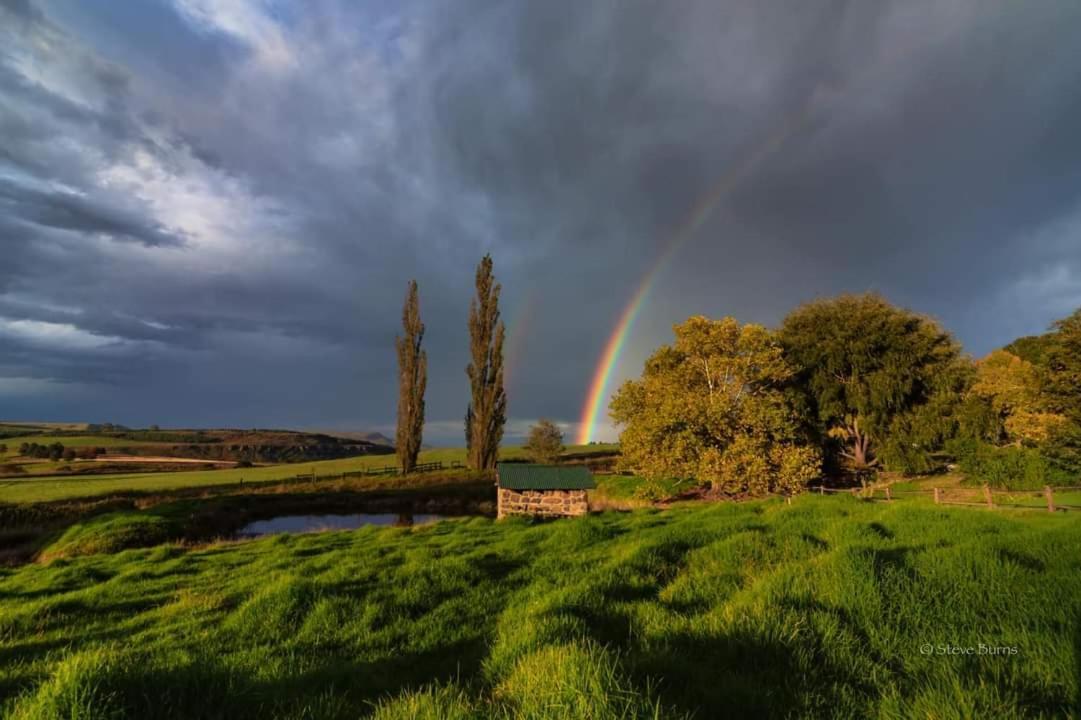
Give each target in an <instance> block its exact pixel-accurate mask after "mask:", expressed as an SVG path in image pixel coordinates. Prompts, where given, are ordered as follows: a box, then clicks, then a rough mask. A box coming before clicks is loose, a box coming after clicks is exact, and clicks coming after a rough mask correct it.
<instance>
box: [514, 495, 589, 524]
mask: <svg viewBox="0 0 1081 720" xmlns="http://www.w3.org/2000/svg"><path fill="white" fill-rule="evenodd" d="M587 512H589V500H588V499H587V498H586V491H585V490H509V489H507V488H499V501H498V511H497V516H498V517H506V516H507V515H539V516H542V517H563V516H575V515H585V514H586V513H587Z"/></svg>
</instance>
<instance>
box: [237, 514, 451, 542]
mask: <svg viewBox="0 0 1081 720" xmlns="http://www.w3.org/2000/svg"><path fill="white" fill-rule="evenodd" d="M446 517H447V516H446V515H424V514H414V513H354V514H352V515H282V516H281V517H276V518H271V519H269V520H257V521H256V522H253V523H249V524H247V525H245V526H244V527H243V528H241V529H240V531H239V532H238V533H237V535H240V536H241V537H260V536H262V535H274V534H276V533H283V532H291V533H302V532H319V531H321V530H354V529H356V528H359V527H364V526H365V525H381V526H384V527H412V526H413V525H425V524H427V523H431V522H435V521H437V520H443V519H444V518H446Z"/></svg>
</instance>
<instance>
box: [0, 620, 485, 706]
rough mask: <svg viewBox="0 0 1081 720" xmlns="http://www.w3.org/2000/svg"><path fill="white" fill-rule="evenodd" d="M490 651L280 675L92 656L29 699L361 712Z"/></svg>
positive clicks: (215, 663) (463, 676)
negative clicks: (97, 661) (278, 676)
mask: <svg viewBox="0 0 1081 720" xmlns="http://www.w3.org/2000/svg"><path fill="white" fill-rule="evenodd" d="M484 652H485V643H484V642H483V640H482V639H479V638H478V639H475V640H471V641H468V642H461V643H456V644H451V645H446V646H442V647H438V648H434V649H432V650H430V651H427V652H421V653H398V654H395V655H394V656H393V657H389V658H386V659H380V660H376V661H357V660H355V659H353V658H350V657H346V656H344V655H333V656H329V657H325V658H323V659H322V660H321V662H320V664H319V665H317V666H316V667H307V668H305V669H303V670H299V669H298V671H297V672H292V673H289V674H287V675H285V676H284V677H280V678H276V679H263V678H260V677H257V676H256V675H254V674H253V673H251V672H249V671H246V670H242V669H237V668H234V667H230V666H229V664H228V662H229V660H228V658H227V657H226V658H211V657H199V658H197V659H195V660H189V661H187V662H183V663H177V664H173V665H170V666H168V667H162V666H160V665H154V666H151V665H149V664H148V663H143V662H140V659H139V656H138V655H137V654H132V655H130V656H126V657H125V658H124V659H123V660H120V661H110V660H108V659H105V661H104V662H101V663H95V662H93V661H92V660H93V659H94V658H93V657H91V662H86V663H84V664H82V665H80V666H78V668H77V670H76V671H74V672H68V673H65V674H64V675H63V677H62V678H61V679H60V680H59V683H60V686H59V687H55V686H54V687H51V688H49V689H48V690H45V691H44V692H42V693H40V694H39V695H38V696H37V697H34V698H27V699H26V700H27V702H29V703H31V704H33V705H37V706H38V707H35V708H33V709H34V710H37V711H38V713H37V715H42V716H49V717H52V716H65V717H66V716H67V714H68V713H69V712H70V711H75V710H79V709H81V707H80V705H81V706H82V707H86V706H92V707H93V708H94V710H95V716H96V717H97V716H100V717H124V718H162V719H163V720H165V719H169V718H195V717H198V718H223V719H224V718H229V719H233V718H266V717H319V718H356V717H359V716H363V715H366V714H367V713H368V712H370V710H371V706H372V705H373V704H374V703H376V702H377V701H379V700H380V699H383V698H385V697H388V696H394V695H397V694H399V693H401V692H403V691H409V690H416V689H419V688H420V687H422V686H424V685H426V684H429V683H431V682H433V681H447V680H461V681H466V682H468V681H469V680H470V679H472V678H475V677H477V676H478V673H479V670H480V663H481V660H482V659H483V656H484ZM260 675H264V677H265V674H264V673H260ZM20 689H23V688H19V687H18V686H14V687H10V688H0V690H8V691H18V690H20ZM31 714H34V713H31ZM37 715H35V716H37Z"/></svg>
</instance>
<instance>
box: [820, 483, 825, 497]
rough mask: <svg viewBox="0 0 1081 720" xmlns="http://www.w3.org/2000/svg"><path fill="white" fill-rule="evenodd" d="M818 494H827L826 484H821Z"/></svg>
mask: <svg viewBox="0 0 1081 720" xmlns="http://www.w3.org/2000/svg"><path fill="white" fill-rule="evenodd" d="M818 494H819V495H825V494H826V486H825V485H819V486H818Z"/></svg>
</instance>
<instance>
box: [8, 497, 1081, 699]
mask: <svg viewBox="0 0 1081 720" xmlns="http://www.w3.org/2000/svg"><path fill="white" fill-rule="evenodd" d="M109 522H113V523H115V522H120V519H119V518H114V519H112V520H110V521H109ZM72 532H73V538H77V537H78V533H77V532H76V531H72ZM1079 616H1081V523H1079V522H1078V520H1077V517H1076V516H1074V515H1068V514H1059V515H1051V514H1040V513H1032V512H1025V511H1020V512H1017V513H1012V514H1007V513H997V512H985V511H980V510H971V509H947V508H935V507H928V506H916V505H908V504H902V503H894V504H892V505H891V504H886V503H867V502H861V501H859V500H857V499H855V498H852V497H848V496H843V497H824V498H820V497H817V496H805V497H801V498H798V499H797V500H796V501H795V502H794V503H793V504H792V505H791V506H788V505H785V504H784V503H782V502H779V501H766V502H753V503H743V504H726V505H709V506H698V507H693V508H679V509H673V510H667V511H663V512H662V511H656V510H639V511H635V512H631V513H607V514H603V515H597V516H592V517H588V518H582V519H576V520H564V521H558V522H552V523H545V524H533V523H530V522H527V521H524V520H518V519H516V520H512V521H501V522H494V521H491V520H487V519H483V518H474V519H464V520H450V521H444V522H441V523H436V524H434V525H428V526H422V527H416V528H413V529H376V528H365V529H362V530H358V531H354V532H330V533H319V534H311V535H282V536H276V537H270V538H265V539H262V540H258V541H253V542H248V543H238V544H223V545H216V546H211V547H207V548H203V549H187V550H186V549H182V548H177V547H173V546H169V545H163V546H159V547H156V548H152V549H145V550H128V551H125V552H121V553H118V554H99V555H94V556H90V557H82V558H75V559H71V560H57V561H54V562H52V563H51V564H45V565H32V566H26V567H22V568H19V569H7V570H0V697H3V698H5V699H6V700H5V703H6V704H5V705H3V709H4V710H6V712H7V714H9V715H10V716H11V717H15V718H55V717H155V718H180V717H220V718H275V717H277V718H286V717H290V718H292V717H312V718H314V717H320V718H322V717H327V718H356V717H365V716H369V715H371V714H373V713H374V714H375V715H376V716H377V717H380V718H385V719H389V718H481V717H493V716H495V717H500V716H505V717H532V718H579V717H591V718H634V717H679V716H683V715H686V714H690V713H694V716H695V717H698V718H707V717H731V716H736V717H765V716H827V717H889V718H908V717H1038V716H1044V717H1052V716H1055V717H1061V716H1066V715H1069V714H1071V713H1077V712H1078V711H1079V710H1081V708H1079V707H1078V692H1079V687H1078V672H1077V658H1078V652H1079V649H1081V628H1079V625H1078V618H1079ZM981 643H982V644H983V645H984V646H987V647H1008V648H1016V654H1014V655H1001V654H997V655H991V654H986V653H985V654H974V655H964V654H961V655H945V654H939V652H940V650H939V649H940V648H949V647H953V648H967V647H973V648H977V649H978V648H979V646H980V644H981ZM924 645H930V646H931V649H932V651H931V654H923V653H921V647H922V646H924Z"/></svg>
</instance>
